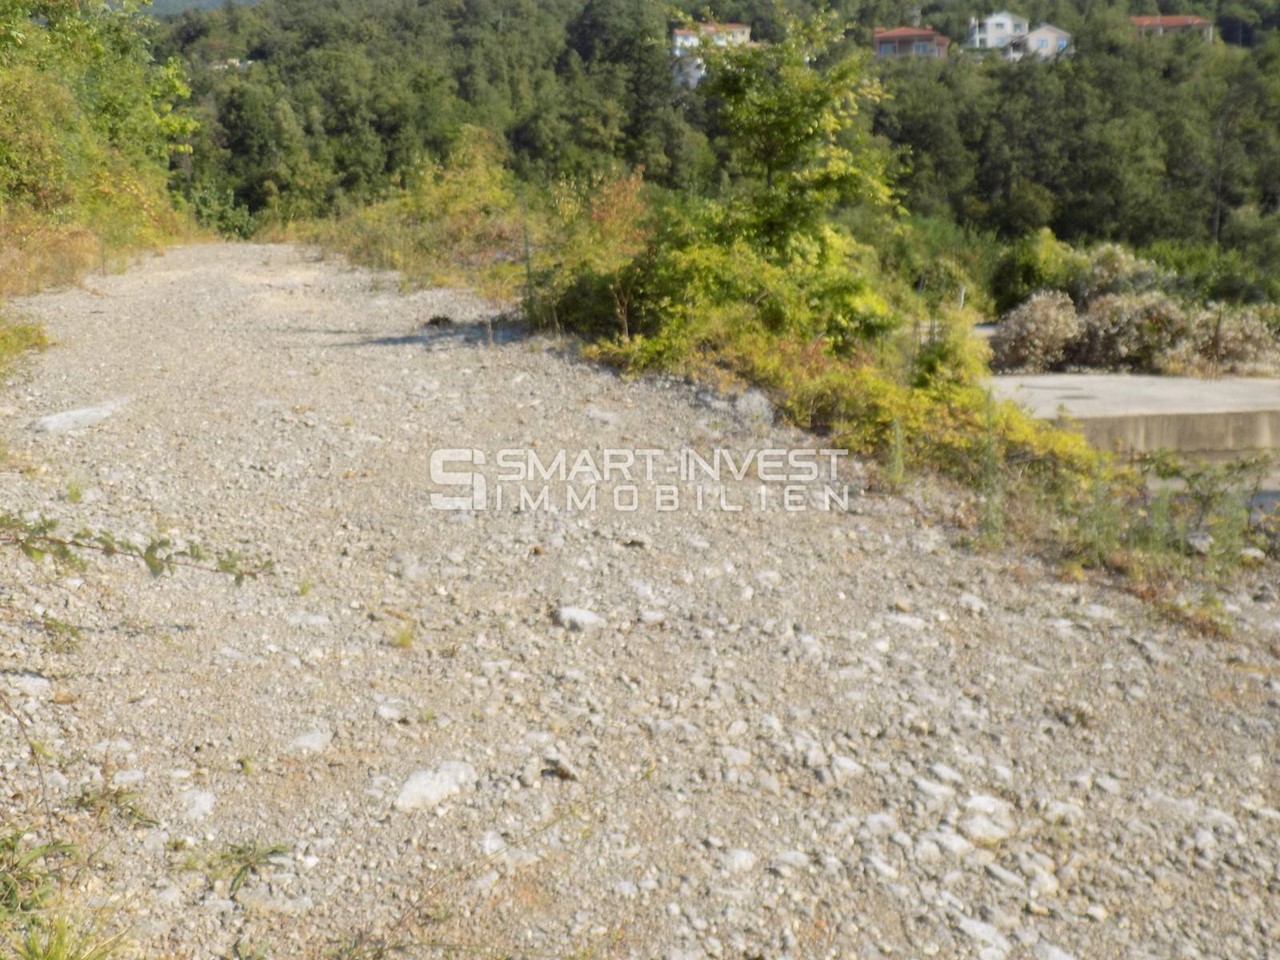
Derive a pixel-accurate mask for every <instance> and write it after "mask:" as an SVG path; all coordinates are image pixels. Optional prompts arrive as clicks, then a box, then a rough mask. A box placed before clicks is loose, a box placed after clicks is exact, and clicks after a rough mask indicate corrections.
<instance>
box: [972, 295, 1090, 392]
mask: <svg viewBox="0 0 1280 960" xmlns="http://www.w3.org/2000/svg"><path fill="white" fill-rule="evenodd" d="M1079 335H1080V319H1079V318H1078V317H1077V316H1076V308H1075V304H1073V303H1072V302H1071V298H1070V297H1068V296H1067V295H1066V294H1065V293H1059V292H1057V291H1041V292H1040V293H1035V294H1032V295H1031V297H1030V298H1028V299H1027V301H1026V302H1025V303H1023V304H1022V305H1021V306H1019V307H1016V308H1014V309H1013V310H1011V311H1009V312H1008V313H1006V314H1005V315H1004V316H1003V317H1002V318H1001V320H1000V324H999V326H997V327H996V330H995V333H994V334H993V335H992V337H991V352H992V364H993V365H994V366H995V367H996V369H998V370H1005V371H1020V372H1024V373H1043V372H1044V371H1046V370H1054V369H1057V368H1058V367H1059V366H1060V365H1061V364H1062V362H1063V360H1065V359H1066V356H1067V348H1068V347H1069V346H1071V345H1072V344H1073V343H1074V342H1075V340H1076V338H1077V337H1078V336H1079Z"/></svg>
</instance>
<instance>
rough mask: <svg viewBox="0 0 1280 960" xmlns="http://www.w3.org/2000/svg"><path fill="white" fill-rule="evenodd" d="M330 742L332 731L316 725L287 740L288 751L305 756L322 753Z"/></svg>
mask: <svg viewBox="0 0 1280 960" xmlns="http://www.w3.org/2000/svg"><path fill="white" fill-rule="evenodd" d="M331 743H333V731H331V730H327V729H324V728H322V727H318V728H316V729H315V730H309V731H307V732H306V733H304V734H302V735H300V736H297V737H294V738H293V739H292V740H291V741H290V742H289V752H290V753H291V754H293V755H294V756H300V757H306V756H310V755H312V754H316V753H324V751H325V750H327V749H328V748H329V744H331Z"/></svg>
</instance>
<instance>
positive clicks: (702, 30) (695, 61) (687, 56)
mask: <svg viewBox="0 0 1280 960" xmlns="http://www.w3.org/2000/svg"><path fill="white" fill-rule="evenodd" d="M703 37H706V38H708V39H710V41H711V42H712V43H714V44H715V45H716V46H718V47H738V46H742V45H743V44H747V43H750V42H751V28H750V27H749V26H747V25H746V24H745V23H695V24H694V25H693V27H692V28H681V29H678V30H672V31H671V53H672V56H674V57H675V61H676V77H677V78H678V79H679V80H680V82H681V83H683V84H685V85H686V86H689V87H696V86H697V85H698V81H699V80H701V79H702V75H703V74H704V73H706V69H705V68H704V67H703V65H702V60H701V58H699V56H698V48H699V47H700V46H701V45H702V38H703Z"/></svg>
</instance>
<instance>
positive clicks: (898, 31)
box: [873, 27, 951, 43]
mask: <svg viewBox="0 0 1280 960" xmlns="http://www.w3.org/2000/svg"><path fill="white" fill-rule="evenodd" d="M873 36H874V38H875V39H876V40H946V41H947V42H948V43H950V42H951V40H950V39H949V38H948V37H946V36H944V35H943V34H941V33H939V32H938V31H937V30H934V29H933V28H932V27H893V28H886V27H876V28H875V31H874V33H873Z"/></svg>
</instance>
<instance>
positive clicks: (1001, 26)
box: [991, 20, 1008, 30]
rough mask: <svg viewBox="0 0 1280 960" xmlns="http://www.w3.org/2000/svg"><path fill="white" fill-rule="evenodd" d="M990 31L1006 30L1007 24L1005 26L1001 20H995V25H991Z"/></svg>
mask: <svg viewBox="0 0 1280 960" xmlns="http://www.w3.org/2000/svg"><path fill="white" fill-rule="evenodd" d="M991 29H992V30H1007V29H1008V26H1007V24H1005V22H1004V21H1003V20H997V21H996V22H995V23H993V24H992V25H991Z"/></svg>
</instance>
